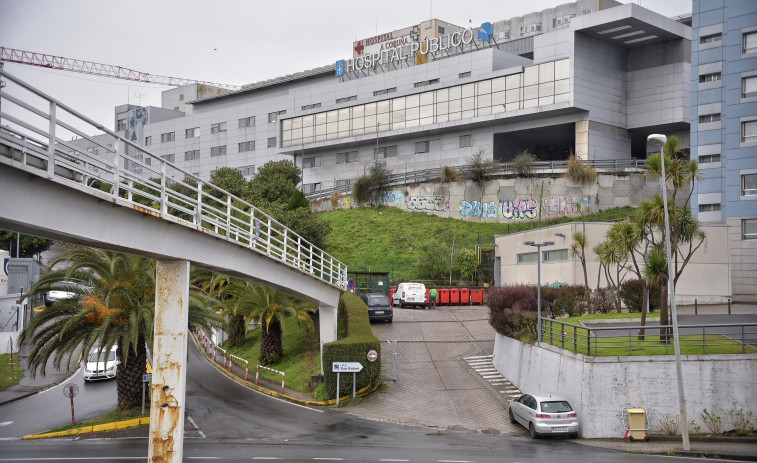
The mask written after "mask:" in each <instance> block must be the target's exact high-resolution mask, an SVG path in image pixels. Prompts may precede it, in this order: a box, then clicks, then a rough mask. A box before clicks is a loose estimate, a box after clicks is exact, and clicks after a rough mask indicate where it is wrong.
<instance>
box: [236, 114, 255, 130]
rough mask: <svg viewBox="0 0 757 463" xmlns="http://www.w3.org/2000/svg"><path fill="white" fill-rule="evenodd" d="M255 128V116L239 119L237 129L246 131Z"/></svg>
mask: <svg viewBox="0 0 757 463" xmlns="http://www.w3.org/2000/svg"><path fill="white" fill-rule="evenodd" d="M253 126H255V116H250V117H243V118H242V119H239V128H240V129H246V128H247V127H253Z"/></svg>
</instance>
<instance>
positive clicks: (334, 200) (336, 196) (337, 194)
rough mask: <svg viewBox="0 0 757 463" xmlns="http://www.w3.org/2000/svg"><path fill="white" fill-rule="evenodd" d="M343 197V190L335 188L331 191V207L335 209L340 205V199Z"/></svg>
mask: <svg viewBox="0 0 757 463" xmlns="http://www.w3.org/2000/svg"><path fill="white" fill-rule="evenodd" d="M341 198H342V192H341V191H339V190H334V191H333V192H332V193H331V197H330V198H329V202H330V203H331V209H332V210H334V209H336V208H337V206H339V200H340V199H341Z"/></svg>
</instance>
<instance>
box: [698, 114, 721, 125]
mask: <svg viewBox="0 0 757 463" xmlns="http://www.w3.org/2000/svg"><path fill="white" fill-rule="evenodd" d="M719 120H720V114H703V115H701V116H699V123H700V124H707V123H708V122H718V121H719Z"/></svg>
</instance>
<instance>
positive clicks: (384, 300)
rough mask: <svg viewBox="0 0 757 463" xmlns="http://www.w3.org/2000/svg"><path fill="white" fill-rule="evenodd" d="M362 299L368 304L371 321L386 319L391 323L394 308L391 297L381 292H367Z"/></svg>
mask: <svg viewBox="0 0 757 463" xmlns="http://www.w3.org/2000/svg"><path fill="white" fill-rule="evenodd" d="M360 299H362V300H363V302H365V305H367V306H368V319H369V320H370V321H374V320H377V321H386V322H389V323H391V322H392V317H393V316H394V309H392V305H391V304H390V303H389V298H388V297H386V296H385V295H383V294H381V293H366V294H363V295H362V296H360Z"/></svg>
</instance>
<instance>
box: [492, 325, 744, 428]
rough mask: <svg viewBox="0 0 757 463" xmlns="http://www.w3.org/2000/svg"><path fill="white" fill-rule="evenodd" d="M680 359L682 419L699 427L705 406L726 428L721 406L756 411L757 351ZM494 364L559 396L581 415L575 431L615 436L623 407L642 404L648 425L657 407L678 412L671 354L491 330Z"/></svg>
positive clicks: (655, 423) (656, 417)
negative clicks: (618, 352) (584, 346)
mask: <svg viewBox="0 0 757 463" xmlns="http://www.w3.org/2000/svg"><path fill="white" fill-rule="evenodd" d="M681 364H682V370H683V378H684V391H685V396H686V411H687V415H688V419H689V421H692V420H693V421H694V422H696V424H697V425H698V426H701V428H702V430H703V431H705V432H706V430H707V427H706V426H705V425H704V423H703V422H702V419H701V417H700V413H701V412H702V411H703V410H704V409H705V408H706V409H707V410H709V411H711V412H714V413H716V414H718V415H719V416H721V417H722V418H723V429H724V430H730V429H733V426H732V425H731V422H730V419H729V418H727V416H726V414H727V411H728V410H731V409H736V410H738V409H742V408H743V409H744V411H745V412H752V413H755V414H757V388H755V387H754V378H755V377H757V354H744V355H684V356H682V357H681ZM494 366H495V368H496V369H497V370H498V371H499V372H500V373H502V375H503V376H504V377H505V378H507V379H509V380H510V381H511V382H512V383H513V384H514V385H515V386H516V387H517V388H518V389H520V390H521V391H523V392H557V393H559V394H560V395H562V396H565V397H566V398H567V399H568V400H569V401H570V403H571V405H572V406H573V408H574V409H576V412H577V413H578V416H579V418H580V420H581V431H580V434H581V436H582V437H586V438H606V437H615V438H619V437H623V432H624V424H623V415H622V411H623V409H625V408H634V407H641V408H645V409H646V410H647V416H648V418H649V424H650V427H651V429H652V430H653V431H654V432H658V430H659V428H660V419H661V418H663V417H664V416H665V415H669V416H673V417H676V416H678V411H679V408H678V386H677V380H676V368H675V359H674V357H673V356H672V355H668V356H662V355H659V356H639V357H588V356H585V355H581V354H573V353H572V352H568V351H561V350H560V349H558V348H556V347H553V346H546V347H545V348H540V347H536V346H532V345H530V344H524V343H522V342H520V341H517V340H515V339H512V338H508V337H506V336H502V335H500V334H497V335H496V338H495V341H494Z"/></svg>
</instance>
